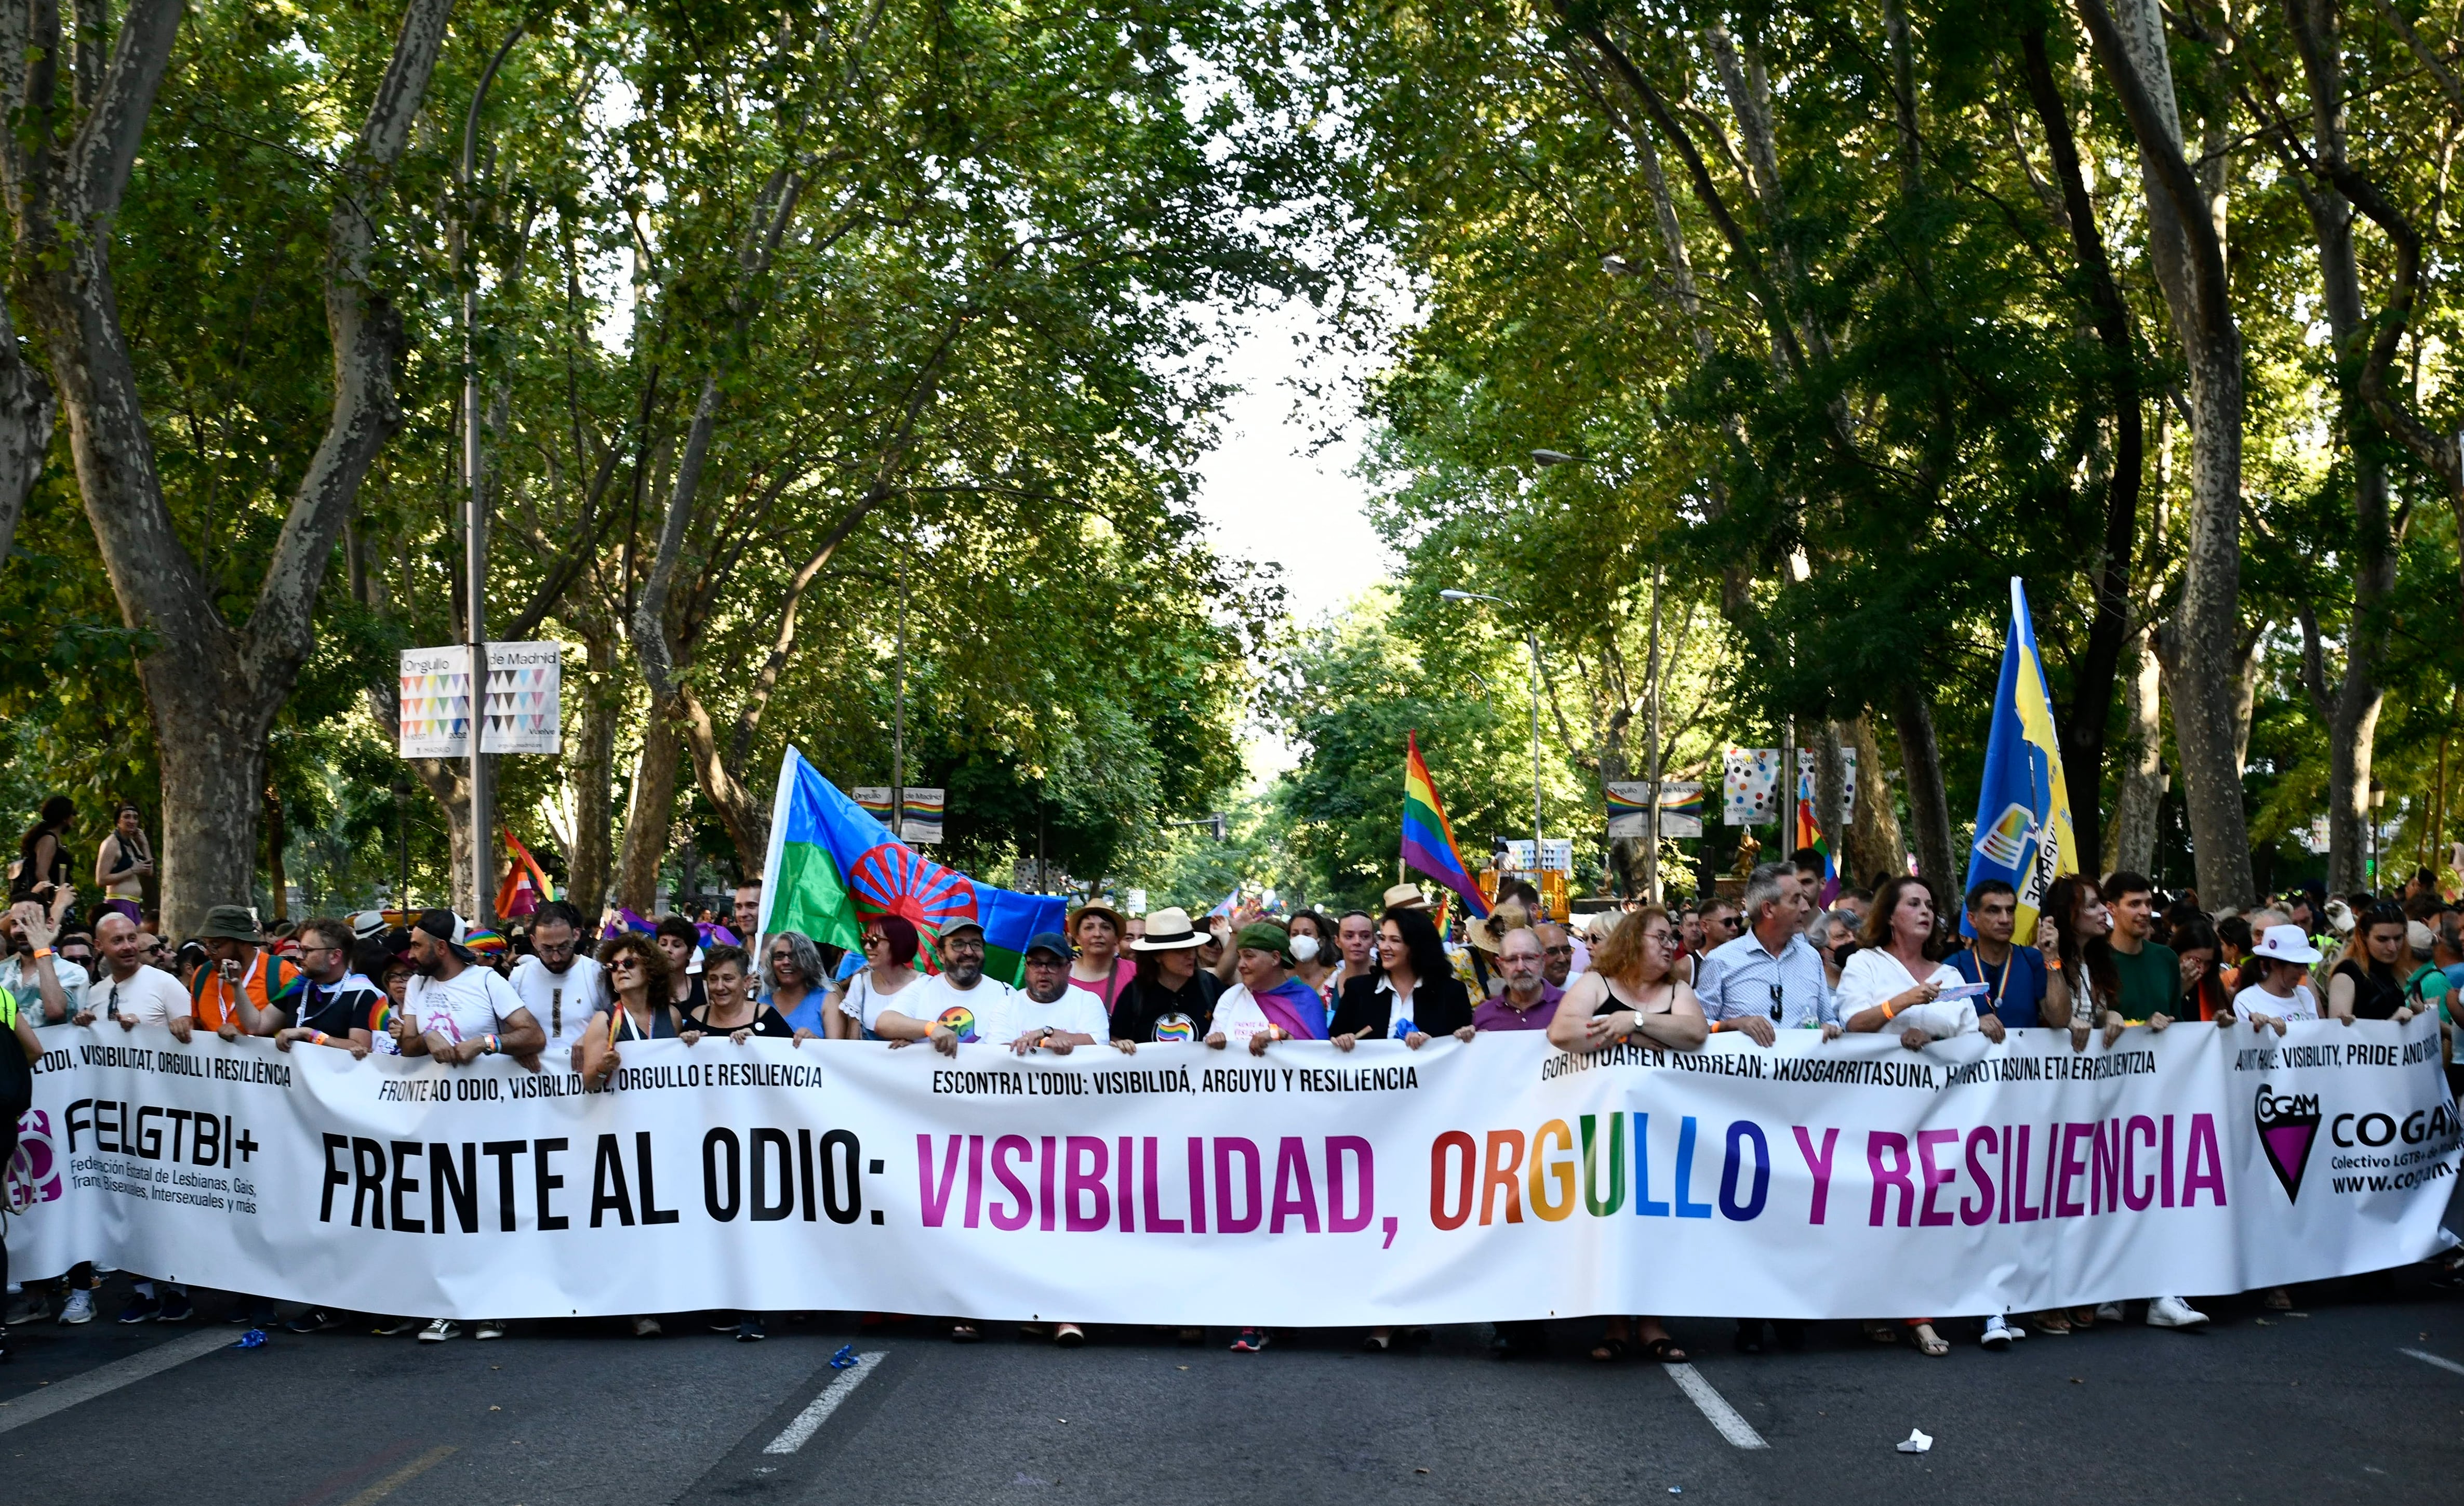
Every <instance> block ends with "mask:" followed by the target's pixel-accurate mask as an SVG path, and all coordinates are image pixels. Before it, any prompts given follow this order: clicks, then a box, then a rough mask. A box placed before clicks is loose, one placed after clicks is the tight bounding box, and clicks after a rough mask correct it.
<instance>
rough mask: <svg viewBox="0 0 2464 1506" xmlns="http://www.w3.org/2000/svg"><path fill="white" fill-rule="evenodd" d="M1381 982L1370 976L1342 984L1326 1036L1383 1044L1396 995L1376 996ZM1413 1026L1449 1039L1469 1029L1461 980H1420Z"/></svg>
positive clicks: (1467, 999)
mask: <svg viewBox="0 0 2464 1506" xmlns="http://www.w3.org/2000/svg"><path fill="white" fill-rule="evenodd" d="M1383 981H1384V980H1383V979H1382V978H1381V977H1379V976H1378V975H1375V974H1372V975H1370V976H1367V977H1362V978H1354V979H1353V980H1352V981H1351V982H1350V983H1348V984H1345V985H1344V986H1343V997H1342V998H1340V999H1338V1000H1336V1001H1335V1006H1334V1023H1333V1024H1332V1025H1330V1026H1328V1027H1327V1031H1326V1032H1327V1034H1329V1035H1330V1036H1332V1035H1366V1036H1369V1037H1370V1038H1372V1039H1374V1040H1381V1041H1382V1040H1384V1039H1385V1038H1386V1030H1387V1027H1388V1026H1389V1025H1390V1024H1391V1023H1392V1020H1391V1018H1390V1016H1391V1014H1392V1012H1393V1009H1394V1006H1395V995H1394V993H1393V991H1392V990H1389V991H1387V992H1384V993H1380V992H1378V990H1377V986H1378V984H1379V983H1381V982H1383ZM1412 1023H1413V1024H1414V1025H1415V1026H1417V1027H1419V1030H1420V1033H1421V1034H1423V1035H1451V1034H1453V1033H1454V1032H1455V1031H1457V1030H1462V1029H1463V1027H1464V1026H1466V1025H1469V1024H1470V1023H1471V995H1470V994H1469V993H1468V992H1467V991H1465V989H1464V988H1463V980H1462V979H1460V978H1457V977H1456V976H1455V975H1454V974H1452V973H1448V974H1446V975H1445V976H1444V977H1442V978H1423V979H1421V980H1420V981H1419V984H1418V985H1416V986H1414V987H1413V990H1412Z"/></svg>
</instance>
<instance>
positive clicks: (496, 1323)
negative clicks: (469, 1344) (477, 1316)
mask: <svg viewBox="0 0 2464 1506" xmlns="http://www.w3.org/2000/svg"><path fill="white" fill-rule="evenodd" d="M471 1337H472V1338H473V1339H502V1338H504V1337H505V1319H503V1318H488V1319H486V1320H484V1321H483V1322H481V1323H480V1324H479V1326H478V1327H476V1328H473V1329H472V1330H471Z"/></svg>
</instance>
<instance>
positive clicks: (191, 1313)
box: [121, 1292, 197, 1323]
mask: <svg viewBox="0 0 2464 1506" xmlns="http://www.w3.org/2000/svg"><path fill="white" fill-rule="evenodd" d="M196 1316H197V1310H196V1309H195V1308H193V1307H191V1306H189V1305H188V1294H187V1293H186V1292H174V1293H172V1294H171V1295H170V1296H166V1297H165V1298H164V1299H163V1315H162V1316H161V1317H160V1318H156V1319H155V1321H156V1322H158V1323H185V1322H187V1320H188V1319H189V1318H194V1317H196ZM126 1321H127V1319H126V1318H121V1322H126Z"/></svg>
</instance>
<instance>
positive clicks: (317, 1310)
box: [289, 1307, 342, 1334]
mask: <svg viewBox="0 0 2464 1506" xmlns="http://www.w3.org/2000/svg"><path fill="white" fill-rule="evenodd" d="M289 1326H290V1329H291V1331H292V1332H293V1333H295V1334H321V1333H323V1332H324V1331H325V1330H326V1329H328V1328H340V1327H341V1326H342V1320H341V1318H336V1317H335V1316H334V1315H333V1314H331V1313H329V1312H326V1311H325V1310H324V1309H323V1308H321V1307H312V1308H309V1309H307V1310H306V1311H304V1312H302V1313H301V1314H300V1315H299V1316H298V1317H297V1318H293V1319H292V1320H291V1322H290V1324H289Z"/></svg>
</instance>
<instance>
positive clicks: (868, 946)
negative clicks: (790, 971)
mask: <svg viewBox="0 0 2464 1506" xmlns="http://www.w3.org/2000/svg"><path fill="white" fill-rule="evenodd" d="M889 940H890V939H889V938H888V937H886V936H868V937H866V938H865V939H864V949H865V950H866V951H868V952H869V951H871V950H872V949H873V948H874V947H876V946H880V945H882V944H884V943H885V942H887V941H889ZM786 955H787V954H786V953H784V952H773V953H771V954H770V960H771V961H772V962H774V963H775V962H777V961H778V960H779V959H780V958H781V957H784V956H786Z"/></svg>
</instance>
